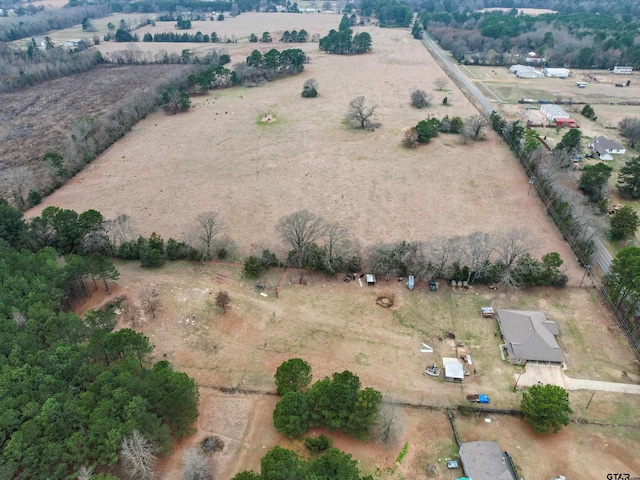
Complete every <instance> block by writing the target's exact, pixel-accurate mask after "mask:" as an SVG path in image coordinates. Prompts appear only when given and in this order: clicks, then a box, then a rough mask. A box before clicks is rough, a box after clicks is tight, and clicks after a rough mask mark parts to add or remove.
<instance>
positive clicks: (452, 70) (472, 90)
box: [423, 33, 613, 275]
mask: <svg viewBox="0 0 640 480" xmlns="http://www.w3.org/2000/svg"><path fill="white" fill-rule="evenodd" d="M423 38H424V41H425V42H426V44H427V46H428V48H429V49H430V50H431V52H432V53H433V54H435V55H437V56H438V58H440V59H441V60H442V61H443V62H444V64H445V66H446V70H447V73H448V75H449V76H453V77H455V78H456V79H457V80H458V82H459V83H460V84H462V85H463V86H464V89H466V90H467V92H468V93H469V95H472V96H473V97H474V98H475V99H476V101H477V102H478V103H479V104H480V105H481V106H482V108H484V109H485V110H486V112H487V114H491V112H493V111H494V110H496V109H495V108H494V107H493V105H492V104H491V102H490V101H489V100H487V98H486V97H485V96H484V95H483V94H482V93H481V92H480V90H478V88H477V87H476V86H475V85H474V83H473V82H471V81H470V80H469V79H468V78H467V77H466V76H465V75H464V73H462V71H461V70H460V69H459V68H458V66H457V65H456V64H455V63H454V62H452V61H451V58H450V57H448V56H447V55H446V54H445V52H444V51H443V50H442V49H441V48H440V46H439V45H438V44H437V43H436V42H435V41H434V40H433V39H432V38H431V37H430V36H429V35H427V34H426V33H424V34H423ZM589 228H590V227H589ZM590 230H591V231H590V232H588V233H593V236H592V238H593V241H594V243H595V246H596V248H595V252H594V254H593V261H594V262H595V263H597V264H598V265H599V266H600V268H601V269H602V271H603V272H604V273H605V274H607V275H608V274H609V273H611V261H612V260H613V259H612V257H611V254H610V253H609V251H608V250H607V249H606V247H605V246H604V245H603V244H602V242H601V241H600V239H599V238H598V237H597V236H596V235H595V232H593V230H592V229H591V228H590Z"/></svg>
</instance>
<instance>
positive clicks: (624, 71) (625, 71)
mask: <svg viewBox="0 0 640 480" xmlns="http://www.w3.org/2000/svg"><path fill="white" fill-rule="evenodd" d="M631 72H633V67H621V66H619V65H616V66H615V67H613V73H615V74H617V75H631Z"/></svg>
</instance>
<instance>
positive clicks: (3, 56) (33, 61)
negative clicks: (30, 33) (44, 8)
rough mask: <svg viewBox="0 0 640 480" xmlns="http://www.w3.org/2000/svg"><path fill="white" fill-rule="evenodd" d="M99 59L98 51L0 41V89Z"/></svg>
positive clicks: (44, 78)
mask: <svg viewBox="0 0 640 480" xmlns="http://www.w3.org/2000/svg"><path fill="white" fill-rule="evenodd" d="M101 61H102V60H101V57H100V56H99V55H96V54H95V52H91V51H87V50H83V51H79V50H77V49H67V48H61V47H56V48H51V49H47V50H40V49H38V48H37V46H36V45H34V44H33V43H32V44H31V45H29V46H28V47H27V48H26V49H21V48H17V47H15V46H14V45H11V44H0V76H1V77H2V82H1V83H0V92H10V91H13V90H19V89H21V88H23V87H26V86H29V85H36V84H38V83H41V82H44V81H47V80H53V79H55V78H59V77H62V76H65V75H71V74H75V73H82V72H86V71H88V70H91V69H93V68H95V67H96V66H97V65H98V64H99V63H101Z"/></svg>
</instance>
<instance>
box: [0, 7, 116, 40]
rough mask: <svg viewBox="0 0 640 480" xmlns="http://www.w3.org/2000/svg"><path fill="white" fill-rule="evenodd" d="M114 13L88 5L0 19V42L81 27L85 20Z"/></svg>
mask: <svg viewBox="0 0 640 480" xmlns="http://www.w3.org/2000/svg"><path fill="white" fill-rule="evenodd" d="M111 13H112V10H111V8H110V7H109V6H108V5H87V6H82V7H67V8H62V9H53V10H43V11H40V12H37V13H35V14H34V15H27V16H21V17H0V41H2V42H11V41H13V40H19V39H21V38H28V37H33V36H36V35H44V34H46V33H47V32H50V31H51V30H62V29H63V28H69V27H73V26H74V25H79V24H80V23H81V22H82V19H83V18H101V17H106V16H107V15H110V14H111Z"/></svg>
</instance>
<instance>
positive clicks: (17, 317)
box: [11, 310, 27, 328]
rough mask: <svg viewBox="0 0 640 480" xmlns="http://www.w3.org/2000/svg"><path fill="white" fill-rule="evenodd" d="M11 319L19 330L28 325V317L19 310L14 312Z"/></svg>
mask: <svg viewBox="0 0 640 480" xmlns="http://www.w3.org/2000/svg"><path fill="white" fill-rule="evenodd" d="M11 318H12V319H13V322H14V323H15V324H16V325H17V326H18V327H19V328H22V327H24V326H25V324H26V323H27V316H26V315H25V314H24V313H22V312H19V311H17V310H14V311H13V312H11Z"/></svg>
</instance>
